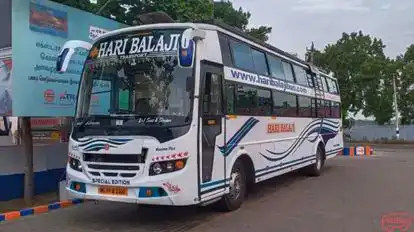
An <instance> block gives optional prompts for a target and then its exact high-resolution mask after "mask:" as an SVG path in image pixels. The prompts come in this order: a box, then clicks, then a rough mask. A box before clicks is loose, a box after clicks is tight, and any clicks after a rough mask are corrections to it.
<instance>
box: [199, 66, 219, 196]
mask: <svg viewBox="0 0 414 232" xmlns="http://www.w3.org/2000/svg"><path fill="white" fill-rule="evenodd" d="M200 74H201V81H200V104H199V105H200V111H199V112H200V117H201V118H200V133H199V138H198V141H199V144H200V146H201V148H200V152H201V157H200V161H201V164H200V170H201V171H200V175H201V176H200V182H201V183H200V184H201V186H200V195H201V196H202V198H204V197H208V196H210V195H215V194H217V193H220V192H222V191H224V184H225V183H224V181H223V180H224V178H225V157H224V156H223V155H222V154H221V153H220V149H219V147H221V146H223V145H224V143H225V133H224V131H225V118H224V114H223V105H224V104H223V66H221V65H216V64H210V63H205V62H202V63H201V69H200ZM220 190H222V191H220Z"/></svg>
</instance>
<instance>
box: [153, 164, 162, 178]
mask: <svg viewBox="0 0 414 232" xmlns="http://www.w3.org/2000/svg"><path fill="white" fill-rule="evenodd" d="M152 172H153V173H154V174H155V175H158V174H160V173H161V172H162V167H161V165H160V163H155V164H154V165H152Z"/></svg>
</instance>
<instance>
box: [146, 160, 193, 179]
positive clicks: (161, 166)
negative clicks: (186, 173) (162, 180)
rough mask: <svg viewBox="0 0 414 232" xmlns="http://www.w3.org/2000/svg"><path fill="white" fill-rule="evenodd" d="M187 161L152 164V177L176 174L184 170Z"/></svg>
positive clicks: (150, 173)
mask: <svg viewBox="0 0 414 232" xmlns="http://www.w3.org/2000/svg"><path fill="white" fill-rule="evenodd" d="M186 162H187V159H179V160H171V161H162V162H155V163H152V164H151V166H150V170H149V175H150V176H155V175H160V174H165V173H170V172H175V171H179V170H181V169H183V168H184V167H185V165H186Z"/></svg>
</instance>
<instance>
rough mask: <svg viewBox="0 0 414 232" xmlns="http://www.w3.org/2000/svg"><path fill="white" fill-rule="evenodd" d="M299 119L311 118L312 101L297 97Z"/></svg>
mask: <svg viewBox="0 0 414 232" xmlns="http://www.w3.org/2000/svg"><path fill="white" fill-rule="evenodd" d="M298 103H299V117H308V118H310V117H312V101H311V99H310V98H309V97H305V96H298Z"/></svg>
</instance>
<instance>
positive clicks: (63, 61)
mask: <svg viewBox="0 0 414 232" xmlns="http://www.w3.org/2000/svg"><path fill="white" fill-rule="evenodd" d="M73 53H75V50H74V49H73V48H65V49H63V50H62V52H61V53H60V54H59V55H58V57H57V60H56V71H57V72H60V73H64V72H66V69H67V68H68V65H69V62H70V58H71V57H72V55H73Z"/></svg>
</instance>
